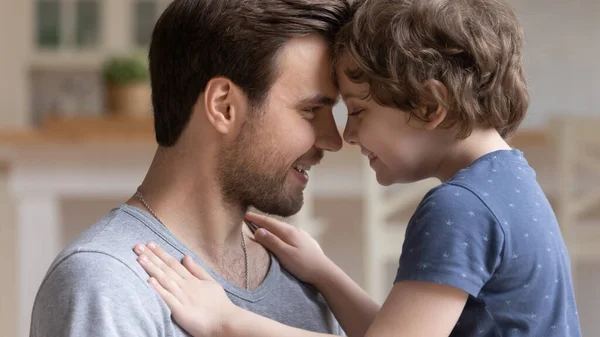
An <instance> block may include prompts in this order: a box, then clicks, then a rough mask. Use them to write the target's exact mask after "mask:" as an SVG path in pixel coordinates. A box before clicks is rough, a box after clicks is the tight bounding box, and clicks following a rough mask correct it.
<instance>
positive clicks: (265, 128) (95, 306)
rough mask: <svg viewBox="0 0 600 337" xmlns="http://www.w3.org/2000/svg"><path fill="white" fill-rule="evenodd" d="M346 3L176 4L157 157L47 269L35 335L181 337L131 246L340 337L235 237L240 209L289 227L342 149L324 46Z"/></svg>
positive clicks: (264, 310)
mask: <svg viewBox="0 0 600 337" xmlns="http://www.w3.org/2000/svg"><path fill="white" fill-rule="evenodd" d="M348 15H349V6H348V4H347V2H345V1H344V0H319V1H315V0H312V1H311V0H293V1H290V0H255V1H247V0H176V1H174V2H172V3H171V5H170V6H169V7H168V8H167V10H166V11H165V12H164V14H163V15H162V17H161V18H160V19H159V21H158V23H157V25H156V27H155V31H154V33H153V37H152V43H151V47H150V53H149V60H150V72H151V79H152V90H153V98H152V99H153V106H154V114H155V130H156V139H157V142H158V144H159V147H158V150H157V152H156V155H155V158H154V160H153V162H152V164H151V166H150V169H149V171H148V174H147V176H146V178H145V179H144V181H143V183H142V185H141V186H140V188H139V190H138V191H137V192H136V193H135V195H134V196H133V197H132V198H131V199H130V200H129V201H128V202H127V203H126V204H123V205H121V206H119V207H118V208H116V209H114V210H112V211H111V212H110V214H108V215H107V216H106V217H105V218H104V219H102V220H101V221H99V222H98V223H96V224H95V225H94V226H92V227H91V228H90V229H89V230H87V231H86V232H85V233H83V234H82V235H81V236H80V237H79V238H78V239H76V240H75V241H74V242H72V243H71V244H70V245H69V246H68V247H67V248H65V250H64V251H63V252H61V253H60V255H59V256H58V257H57V259H56V260H55V262H54V263H53V264H52V266H51V267H50V269H49V271H48V273H47V275H46V278H45V279H44V281H43V283H42V285H41V288H40V290H39V292H38V295H37V298H36V302H35V305H34V309H33V315H32V325H31V336H184V335H186V333H185V332H184V331H183V330H181V329H180V328H179V327H178V326H177V325H176V324H175V323H174V322H173V321H172V320H171V317H170V312H169V310H168V307H167V306H166V305H165V304H164V303H163V301H162V300H161V299H160V297H159V296H158V295H157V294H156V292H155V291H154V290H153V289H152V288H151V287H150V286H149V284H148V283H147V279H148V275H147V274H146V273H145V272H144V270H143V269H142V268H141V267H140V265H139V264H138V262H137V261H136V254H135V253H134V252H133V251H132V248H133V247H134V245H135V244H136V243H140V242H142V243H144V242H155V243H157V244H159V245H161V246H162V247H165V248H167V250H168V251H169V253H170V254H172V255H173V256H176V257H178V258H182V257H183V256H184V254H190V255H192V256H193V257H194V258H195V260H196V261H198V262H199V263H201V264H202V265H203V266H204V267H206V268H207V269H209V270H210V271H211V274H212V275H213V277H215V278H216V279H217V280H219V282H220V283H221V284H222V285H223V286H224V288H225V289H226V291H227V292H228V294H229V296H230V298H231V299H232V301H234V302H235V303H236V304H237V305H239V306H241V307H244V308H247V309H249V310H251V311H254V312H256V313H258V314H261V315H264V316H267V317H270V318H273V319H275V320H278V321H280V322H282V323H285V324H288V325H292V326H296V327H299V328H302V329H307V330H312V331H319V332H326V333H340V332H339V331H338V329H339V328H338V327H337V325H336V323H335V322H334V320H333V319H332V316H331V314H330V312H329V310H328V308H327V306H326V304H325V302H324V301H323V299H322V297H321V296H320V295H319V294H318V293H317V292H316V291H315V290H314V289H313V288H311V287H309V286H307V285H305V284H303V283H301V282H300V281H298V280H297V279H295V278H294V277H292V276H291V275H290V274H289V273H288V272H287V271H285V270H284V269H283V268H282V267H280V266H279V264H278V262H277V261H276V260H275V259H274V258H272V257H271V256H270V255H269V254H268V253H267V252H266V250H265V249H264V248H263V247H261V246H260V245H258V244H257V243H256V242H255V241H253V236H252V232H251V231H250V229H249V228H248V227H247V226H244V225H243V216H244V214H245V211H246V210H247V208H248V207H250V206H254V207H255V208H257V209H258V210H260V211H263V212H266V213H271V214H277V215H280V216H290V215H293V214H295V213H296V212H298V211H299V210H300V208H301V206H302V193H303V189H304V187H305V185H306V184H307V182H308V170H309V169H310V167H311V166H313V165H315V164H317V163H318V162H319V161H320V159H321V158H322V156H323V152H324V151H337V150H339V149H340V148H341V146H342V141H341V138H340V135H339V133H338V131H337V128H336V126H335V122H334V120H333V115H332V107H333V105H334V103H335V101H336V98H337V95H338V93H337V88H336V86H335V84H334V81H333V76H332V75H333V74H332V71H331V66H330V52H331V46H330V44H331V41H333V37H334V35H335V34H336V32H337V30H338V29H339V28H340V26H341V25H342V24H344V22H346V21H347V20H348Z"/></svg>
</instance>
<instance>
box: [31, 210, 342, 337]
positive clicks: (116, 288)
mask: <svg viewBox="0 0 600 337" xmlns="http://www.w3.org/2000/svg"><path fill="white" fill-rule="evenodd" d="M149 241H154V242H156V243H158V244H159V245H160V246H161V247H163V248H164V249H165V250H166V251H167V252H168V253H169V254H171V255H173V256H175V257H176V258H178V259H181V258H183V256H184V254H189V255H192V256H193V257H194V259H195V260H196V261H197V262H198V263H200V264H201V265H202V266H203V267H205V268H206V269H207V270H208V272H209V273H210V274H211V275H212V276H213V277H214V278H215V279H216V280H217V281H218V282H219V283H220V284H221V285H222V286H223V287H224V289H225V291H226V292H227V294H228V296H229V298H230V299H231V301H232V302H233V303H234V304H236V305H237V306H239V307H242V308H245V309H248V310H250V311H253V312H255V313H257V314H259V315H262V316H266V317H269V318H271V319H274V320H276V321H278V322H281V323H283V324H287V325H290V326H294V327H298V328H301V329H305V330H310V331H315V332H321V333H330V334H337V335H341V334H343V332H342V331H341V329H340V327H339V325H338V324H337V322H336V321H335V319H334V318H333V315H332V314H331V312H330V310H329V308H328V306H327V304H326V303H325V301H324V300H323V297H322V296H321V295H320V294H319V293H318V292H317V291H316V289H315V288H313V287H312V286H310V285H307V284H305V283H303V282H301V281H299V280H298V279H296V278H295V277H293V276H292V275H290V274H289V273H288V272H287V271H286V270H285V269H283V267H282V266H280V264H279V262H278V261H277V259H276V258H274V257H271V266H270V269H269V272H268V274H267V276H266V278H265V280H264V282H263V284H262V285H261V286H260V287H259V288H258V289H255V290H253V291H248V290H245V289H242V288H239V287H237V286H235V285H233V284H232V283H229V282H227V281H226V280H224V279H223V278H221V277H219V276H218V275H216V274H215V273H213V272H212V270H210V269H209V268H207V267H206V265H205V264H204V263H203V262H202V261H200V259H198V257H197V256H196V255H195V254H194V253H193V252H192V251H190V250H189V249H188V248H187V247H185V245H183V244H182V243H181V242H180V241H179V240H178V239H177V238H176V237H175V236H174V235H173V234H171V232H170V231H168V230H167V229H166V228H165V227H163V226H162V225H161V224H160V223H159V222H157V221H156V220H155V219H154V218H153V217H152V216H150V215H149V214H147V213H145V212H142V211H141V210H139V209H137V208H135V207H131V206H128V205H121V206H119V207H118V208H115V209H114V210H112V211H111V212H110V213H109V214H108V215H107V216H106V217H105V218H104V219H102V220H100V221H99V222H98V223H96V224H95V225H93V226H92V227H91V228H89V229H88V230H87V231H85V232H84V233H83V234H81V235H80V236H79V237H78V238H77V239H76V240H74V241H73V242H72V243H71V244H69V245H68V246H67V247H66V248H65V249H64V250H63V251H62V252H61V253H60V254H59V255H58V257H57V258H56V260H55V261H54V262H53V263H52V265H51V266H50V269H49V270H48V273H47V274H46V277H45V278H44V280H43V282H42V285H41V286H40V289H39V292H38V294H37V297H36V300H35V304H34V307H33V314H32V322H31V334H30V336H32V337H41V336H53V337H55V336H56V337H58V336H78V337H79V336H189V335H188V334H187V333H186V332H185V331H184V330H183V329H181V328H180V327H179V326H178V325H177V324H176V323H175V322H174V321H173V320H172V319H171V312H170V310H169V308H168V306H167V305H166V304H165V303H164V302H163V301H162V299H161V298H160V296H158V294H157V293H156V292H155V291H154V290H153V289H152V288H151V287H150V285H149V284H148V283H147V279H148V274H147V273H146V272H145V271H144V269H143V268H142V267H141V266H140V265H139V264H138V262H137V260H136V259H137V256H136V254H135V253H134V252H133V246H134V245H135V244H137V243H147V242H149Z"/></svg>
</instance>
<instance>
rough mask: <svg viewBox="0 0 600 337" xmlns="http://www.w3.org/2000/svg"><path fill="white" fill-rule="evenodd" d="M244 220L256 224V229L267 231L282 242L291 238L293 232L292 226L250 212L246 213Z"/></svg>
mask: <svg viewBox="0 0 600 337" xmlns="http://www.w3.org/2000/svg"><path fill="white" fill-rule="evenodd" d="M246 219H247V220H248V221H252V222H254V223H256V225H258V227H261V228H264V229H266V230H268V231H269V232H271V233H272V234H273V235H276V236H278V237H279V238H281V239H282V240H284V241H287V240H288V239H289V238H291V237H292V235H293V233H294V230H295V228H294V226H292V225H290V224H287V223H285V222H281V221H279V220H277V219H274V218H271V217H268V216H264V215H260V214H256V213H252V212H248V213H246Z"/></svg>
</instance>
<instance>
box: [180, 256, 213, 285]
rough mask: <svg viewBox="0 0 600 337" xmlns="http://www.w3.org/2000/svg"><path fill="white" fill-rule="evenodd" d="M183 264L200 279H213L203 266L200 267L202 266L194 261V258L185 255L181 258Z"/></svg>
mask: <svg viewBox="0 0 600 337" xmlns="http://www.w3.org/2000/svg"><path fill="white" fill-rule="evenodd" d="M183 266H184V267H185V268H187V270H189V272H190V273H191V274H192V275H194V276H195V277H196V278H198V279H200V280H209V281H214V279H213V278H212V276H210V274H209V273H208V272H207V271H206V270H205V269H204V268H202V266H200V265H199V264H197V263H196V262H194V259H193V258H192V257H191V256H189V255H186V256H185V257H184V258H183Z"/></svg>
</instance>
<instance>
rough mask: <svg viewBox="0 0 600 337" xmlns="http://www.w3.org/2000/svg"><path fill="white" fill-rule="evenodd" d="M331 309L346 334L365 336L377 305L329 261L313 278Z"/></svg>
mask: <svg viewBox="0 0 600 337" xmlns="http://www.w3.org/2000/svg"><path fill="white" fill-rule="evenodd" d="M314 285H315V287H316V288H317V289H318V290H319V292H321V294H322V295H323V297H324V298H325V301H326V302H327V304H328V305H329V308H330V309H331V312H333V315H334V316H335V318H336V319H337V320H338V322H339V323H340V325H341V326H342V328H343V329H344V332H345V333H346V335H348V336H349V337H361V336H365V335H366V332H367V330H368V329H369V327H370V326H371V324H372V323H373V320H374V319H375V315H377V313H378V312H379V310H380V306H379V305H378V304H377V303H375V301H373V300H372V299H371V297H369V295H368V294H367V293H366V292H365V291H364V290H363V289H362V288H361V287H359V286H358V285H357V284H356V283H355V282H354V280H352V279H351V278H350V277H349V276H348V275H347V274H346V273H345V272H344V271H343V270H342V269H341V268H340V267H338V266H337V265H336V264H334V263H331V266H330V267H329V269H328V272H327V273H326V274H325V275H323V276H322V277H321V278H320V279H319V280H317V281H315V283H314Z"/></svg>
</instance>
